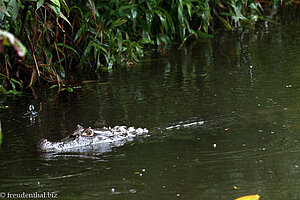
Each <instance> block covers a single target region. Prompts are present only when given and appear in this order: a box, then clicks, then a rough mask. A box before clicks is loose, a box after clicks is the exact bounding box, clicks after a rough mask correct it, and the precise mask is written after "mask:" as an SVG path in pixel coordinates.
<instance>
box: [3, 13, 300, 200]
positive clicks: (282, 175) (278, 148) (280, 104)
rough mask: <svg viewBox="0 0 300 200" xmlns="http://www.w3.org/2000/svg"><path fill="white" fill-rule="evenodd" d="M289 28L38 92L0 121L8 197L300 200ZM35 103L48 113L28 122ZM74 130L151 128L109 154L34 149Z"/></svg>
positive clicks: (294, 60) (173, 53) (219, 40)
mask: <svg viewBox="0 0 300 200" xmlns="http://www.w3.org/2000/svg"><path fill="white" fill-rule="evenodd" d="M295 19H297V18H296V17H295ZM285 20H286V18H284V19H282V24H283V25H281V26H279V25H278V26H273V25H272V24H263V25H262V27H260V28H259V29H257V31H256V30H255V31H254V32H251V33H250V32H244V33H243V34H238V33H222V34H220V35H217V36H216V37H215V38H214V39H212V40H209V41H207V40H200V41H197V42H194V43H191V44H189V45H187V46H186V48H184V49H181V50H179V49H178V48H177V47H174V46H173V47H169V49H168V50H167V54H166V56H164V57H162V56H157V55H151V54H150V55H149V58H146V59H147V60H150V61H149V62H141V63H140V64H137V65H136V66H134V67H130V68H121V69H118V70H114V71H113V72H112V73H110V74H106V75H102V77H101V80H102V81H103V82H94V83H90V84H86V85H84V86H82V87H81V88H77V89H75V92H74V93H61V95H60V96H59V97H58V98H54V97H53V95H52V94H51V93H50V92H45V93H42V92H41V94H40V97H39V99H37V100H36V102H32V100H28V99H25V98H22V99H20V100H14V102H11V104H13V105H12V106H11V108H10V109H8V110H7V111H5V114H2V115H1V119H2V128H3V133H4V137H3V138H4V139H3V142H2V148H1V152H0V158H1V163H0V170H1V172H2V173H1V175H0V185H1V191H5V192H9V191H14V192H21V191H22V192H23V191H26V192H27V191H28V192H35V191H41V192H43V191H50V192H57V193H58V196H59V197H61V198H82V199H89V198H90V199H93V198H103V199H176V198H182V199H221V200H222V199H234V198H237V197H239V196H244V195H247V194H256V193H259V194H260V196H261V198H262V199H264V200H268V199H270V200H271V199H279V200H280V199H297V198H298V197H299V196H300V192H299V191H300V190H299V189H300V184H299V181H298V179H299V177H300V171H299V170H300V169H299V166H300V159H299V156H298V154H299V152H300V147H299V145H298V143H299V140H300V138H299V134H298V132H299V131H300V123H299V122H298V119H299V118H300V116H299V111H300V109H299V108H300V107H299V94H298V93H299V88H300V87H299V76H300V70H299V69H298V68H297V66H298V63H299V56H298V52H299V45H297V44H298V43H299V41H300V40H299V39H300V38H299V37H298V34H297V33H298V32H299V30H300V29H299V28H300V26H299V23H298V22H297V21H296V23H294V24H292V25H289V26H286V25H285V24H286V21H285ZM279 22H280V21H279ZM92 78H93V79H95V77H92ZM31 104H34V105H39V104H40V105H43V109H42V110H41V111H40V112H39V113H38V120H36V121H35V122H33V123H31V124H30V122H28V119H24V118H23V113H24V112H26V111H25V110H27V109H28V105H31ZM195 123H196V124H195ZM77 124H81V125H83V126H84V127H89V126H92V127H95V128H100V127H102V126H115V125H126V126H135V127H147V128H148V129H149V130H150V135H151V137H149V138H145V139H143V140H141V141H140V140H137V141H134V142H133V143H129V144H127V145H125V146H123V147H120V148H113V149H111V152H109V153H105V154H97V152H89V153H73V154H55V155H45V154H38V153H37V152H36V150H35V147H34V145H35V144H36V142H37V141H38V140H39V139H40V138H43V137H44V138H49V139H50V140H52V141H56V140H60V139H62V138H64V137H66V136H67V135H68V134H69V133H70V132H73V130H72V129H73V127H75V125H77ZM177 125H180V126H181V128H179V129H177V128H176V127H177ZM185 125H187V126H188V127H184V126H185ZM166 129H167V130H166ZM74 188H76V190H75V189H74ZM281 191H286V192H281Z"/></svg>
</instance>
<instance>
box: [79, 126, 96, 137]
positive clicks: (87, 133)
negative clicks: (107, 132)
mask: <svg viewBox="0 0 300 200" xmlns="http://www.w3.org/2000/svg"><path fill="white" fill-rule="evenodd" d="M81 135H82V136H90V137H91V136H94V130H93V129H91V128H88V129H85V130H84V131H83V133H82V134H81Z"/></svg>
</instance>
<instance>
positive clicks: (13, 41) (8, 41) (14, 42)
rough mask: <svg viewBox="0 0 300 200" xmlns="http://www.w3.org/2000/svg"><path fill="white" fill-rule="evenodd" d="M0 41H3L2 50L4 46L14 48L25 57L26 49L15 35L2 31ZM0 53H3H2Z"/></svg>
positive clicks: (0, 46)
mask: <svg viewBox="0 0 300 200" xmlns="http://www.w3.org/2000/svg"><path fill="white" fill-rule="evenodd" d="M0 39H3V41H2V42H0V49H1V48H2V49H3V48H4V47H3V45H5V46H13V47H14V49H15V50H16V52H17V54H18V55H19V56H20V57H24V56H25V54H26V53H27V49H26V47H25V46H24V45H23V44H22V43H21V42H20V41H19V40H18V39H17V38H16V37H15V36H14V35H13V34H11V33H9V32H7V31H4V30H1V29H0ZM0 53H2V52H1V51H0Z"/></svg>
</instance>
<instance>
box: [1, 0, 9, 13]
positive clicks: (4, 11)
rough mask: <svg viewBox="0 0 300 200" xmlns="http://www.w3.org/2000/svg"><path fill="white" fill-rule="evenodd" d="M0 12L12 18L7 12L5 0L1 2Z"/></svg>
mask: <svg viewBox="0 0 300 200" xmlns="http://www.w3.org/2000/svg"><path fill="white" fill-rule="evenodd" d="M0 12H2V13H3V14H5V15H6V16H8V17H10V15H9V13H8V12H7V10H6V6H5V4H4V2H3V0H0Z"/></svg>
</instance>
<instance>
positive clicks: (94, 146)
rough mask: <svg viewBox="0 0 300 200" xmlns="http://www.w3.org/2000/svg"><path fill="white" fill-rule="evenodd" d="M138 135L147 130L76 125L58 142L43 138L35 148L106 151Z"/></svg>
mask: <svg viewBox="0 0 300 200" xmlns="http://www.w3.org/2000/svg"><path fill="white" fill-rule="evenodd" d="M138 136H140V137H147V136H148V130H147V129H146V128H137V129H135V128H134V127H129V128H127V127H126V126H115V127H113V128H110V127H109V128H107V127H103V128H102V129H92V128H87V129H84V128H83V127H82V126H80V125H77V130H76V131H74V133H73V134H71V135H69V136H67V137H66V138H64V139H62V140H60V141H58V142H51V141H49V140H47V139H44V138H43V139H41V140H40V141H39V142H38V144H37V148H38V149H39V150H41V151H43V152H86V151H95V152H107V151H110V150H111V149H112V148H113V147H119V146H123V145H124V144H125V143H126V142H130V141H133V140H134V138H136V137H138Z"/></svg>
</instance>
